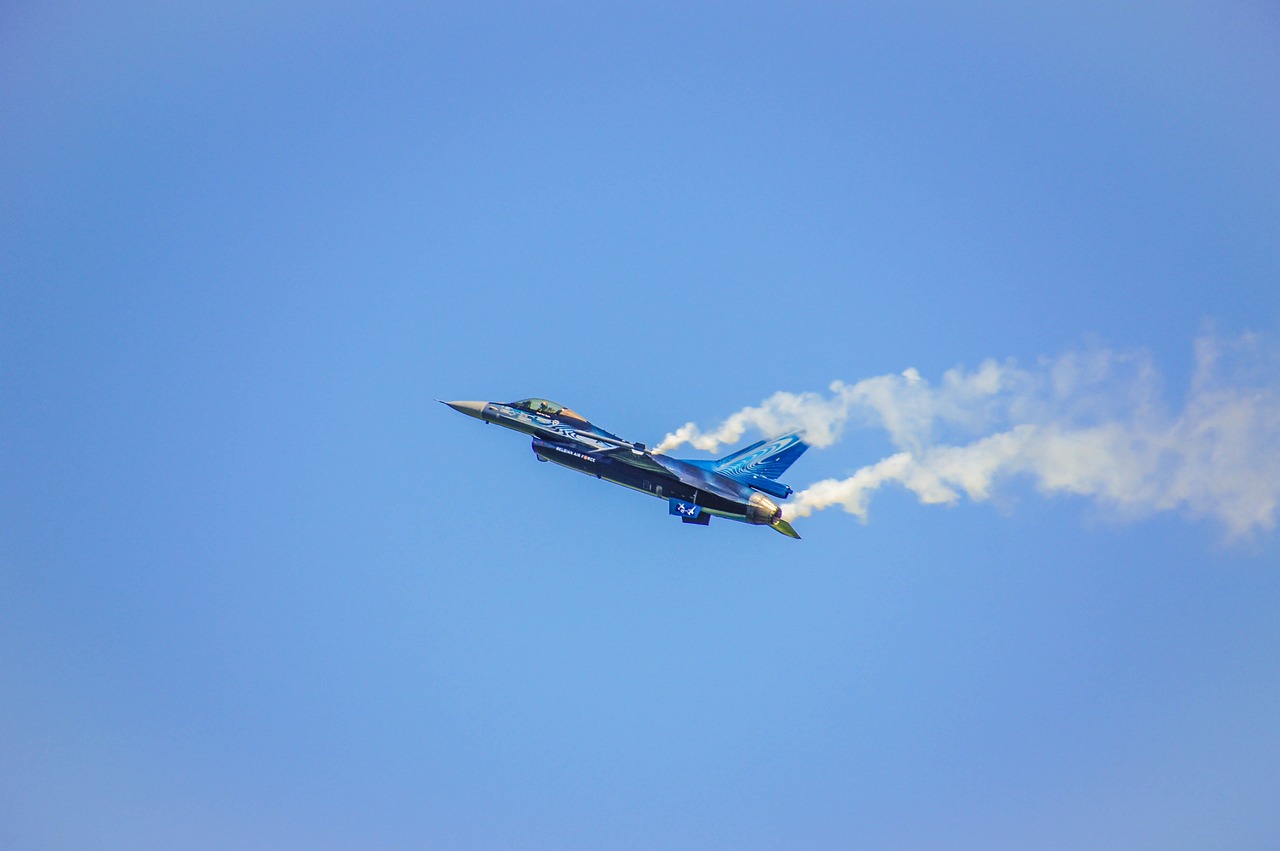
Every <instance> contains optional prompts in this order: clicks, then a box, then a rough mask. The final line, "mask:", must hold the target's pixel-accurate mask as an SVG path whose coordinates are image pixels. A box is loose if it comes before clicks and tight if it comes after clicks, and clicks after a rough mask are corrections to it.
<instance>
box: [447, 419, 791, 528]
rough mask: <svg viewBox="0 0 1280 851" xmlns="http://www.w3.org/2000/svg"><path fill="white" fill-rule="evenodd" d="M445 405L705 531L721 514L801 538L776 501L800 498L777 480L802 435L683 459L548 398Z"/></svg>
mask: <svg viewBox="0 0 1280 851" xmlns="http://www.w3.org/2000/svg"><path fill="white" fill-rule="evenodd" d="M443 404H445V405H448V406H449V407H450V408H453V409H454V410H455V411H458V412H460V413H463V414H466V415H467V416H469V417H475V418H476V419H478V420H482V421H484V422H486V423H494V424H496V425H500V426H505V427H506V428H510V429H514V430H516V431H522V432H524V433H525V434H528V435H531V436H532V437H533V454H534V455H535V456H537V458H538V460H539V461H554V462H555V463H557V464H560V465H562V466H564V467H569V468H571V469H574V470H578V471H580V472H583V473H586V474H588V475H591V476H595V477H596V478H597V479H605V480H607V481H610V482H613V483H615V484H619V485H625V486H626V487H629V488H632V489H634V490H638V491H640V492H641V493H647V494H649V495H650V496H656V497H658V498H659V499H665V500H667V504H668V510H669V512H670V513H671V514H673V515H676V516H677V517H679V518H680V519H681V520H683V521H684V522H685V523H693V524H696V525H699V526H706V525H707V524H708V523H710V522H711V515H713V514H714V515H717V516H719V517H727V518H729V519H730V520H737V521H738V522H740V523H751V524H753V525H757V526H769V527H770V528H773V529H777V530H778V531H779V532H781V533H782V534H784V535H787V536H790V537H792V538H799V537H800V536H799V535H797V534H796V530H795V529H792V528H791V524H790V523H788V522H787V521H785V520H783V519H782V509H781V508H779V507H778V506H777V503H775V502H774V501H773V500H772V499H770V498H769V497H775V498H777V499H786V498H787V497H789V496H791V494H792V493H793V491H792V490H791V488H789V487H787V486H786V485H784V484H782V483H781V482H779V481H778V480H777V478H778V476H780V475H782V474H783V473H784V472H785V471H786V469H787V468H788V467H790V466H791V465H792V464H793V463H794V462H795V460H796V459H797V458H799V457H800V456H801V455H802V454H803V453H804V451H805V450H806V449H808V448H809V444H807V443H805V442H804V441H803V440H801V439H800V437H799V435H795V434H789V435H786V436H785V437H779V438H776V439H774V440H762V441H760V442H759V443H753V444H752V445H750V446H748V447H747V448H746V449H743V450H741V451H739V452H735V453H734V454H732V455H729V456H726V457H724V458H721V459H720V460H719V461H682V460H680V459H678V458H671V457H669V456H667V455H663V454H661V453H656V452H650V451H649V450H648V449H646V448H645V446H644V444H643V443H631V442H630V441H626V440H623V439H622V438H620V437H618V436H617V435H616V434H610V433H609V432H607V431H605V430H604V429H602V428H599V427H597V426H594V425H592V424H591V423H589V422H587V419H586V418H585V417H583V416H582V415H581V414H579V413H577V412H575V411H571V410H569V409H568V408H566V407H564V406H563V405H557V404H556V403H555V402H551V401H548V400H546V399H521V400H520V401H519V402H443Z"/></svg>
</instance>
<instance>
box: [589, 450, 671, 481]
mask: <svg viewBox="0 0 1280 851" xmlns="http://www.w3.org/2000/svg"><path fill="white" fill-rule="evenodd" d="M589 454H591V455H595V456H597V457H606V458H609V459H611V460H613V461H617V462H618V463H620V464H626V465H628V466H631V467H637V468H639V469H641V470H652V471H653V472H655V473H666V474H667V475H671V474H672V472H673V471H671V470H668V469H667V468H666V467H664V466H662V465H661V464H660V463H658V459H656V458H654V457H653V456H652V455H650V454H649V453H648V452H636V451H635V450H633V449H631V448H629V447H626V446H610V447H608V448H607V449H597V450H595V451H594V452H591V453H589Z"/></svg>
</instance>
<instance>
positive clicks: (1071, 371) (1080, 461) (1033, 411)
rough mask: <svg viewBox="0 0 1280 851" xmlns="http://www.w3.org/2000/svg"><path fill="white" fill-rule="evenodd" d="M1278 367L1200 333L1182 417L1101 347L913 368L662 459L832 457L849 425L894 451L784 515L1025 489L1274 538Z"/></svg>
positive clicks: (764, 406) (670, 439) (800, 401)
mask: <svg viewBox="0 0 1280 851" xmlns="http://www.w3.org/2000/svg"><path fill="white" fill-rule="evenodd" d="M1276 366H1277V358H1276V353H1275V350H1274V348H1273V347H1271V346H1269V345H1267V344H1266V341H1264V340H1263V339H1262V338H1260V337H1259V336H1257V335H1253V334H1246V335H1243V336H1241V337H1240V338H1238V339H1235V340H1225V341H1224V340H1221V339H1219V338H1217V337H1215V336H1205V337H1202V338H1200V339H1198V340H1197V341H1196V343H1195V369H1194V372H1193V375H1192V378H1191V381H1190V386H1189V387H1188V389H1187V391H1186V393H1185V396H1184V397H1183V399H1182V400H1181V404H1180V405H1179V406H1177V409H1171V408H1170V407H1169V405H1168V404H1167V403H1166V402H1165V400H1164V396H1163V394H1162V387H1161V384H1162V382H1161V379H1160V376H1159V373H1158V372H1157V370H1156V369H1155V367H1154V365H1153V364H1152V362H1151V358H1150V356H1149V355H1148V354H1146V353H1144V352H1127V353H1126V352H1116V351H1113V350H1111V349H1107V348H1094V349H1090V350H1086V351H1081V352H1072V353H1068V354H1064V355H1061V356H1059V357H1056V358H1045V359H1041V360H1040V361H1039V362H1038V363H1037V364H1036V365H1035V366H1031V367H1022V366H1019V365H1018V364H1017V363H1016V362H1014V361H1012V360H1007V361H1003V362H998V361H995V360H988V361H985V362H983V363H982V364H981V365H979V366H978V367H977V368H976V369H973V370H967V369H964V368H960V367H957V368H955V369H952V370H949V371H948V372H946V373H944V374H943V376H942V379H941V381H939V382H938V383H937V384H932V383H930V382H929V381H927V380H926V379H924V378H923V377H921V375H920V374H919V373H918V372H917V371H916V370H915V369H907V370H905V371H904V372H902V373H900V374H896V375H880V376H876V377H874V378H866V379H863V380H862V381H859V382H857V383H855V384H846V383H845V382H843V381H836V382H834V383H833V384H832V385H831V386H830V388H829V389H830V392H829V393H828V394H819V393H789V392H778V393H775V394H774V395H772V396H770V397H769V398H768V399H765V400H764V401H763V402H762V403H761V404H759V405H758V406H755V407H749V408H744V409H742V410H741V411H738V412H737V413H735V414H732V415H731V416H729V417H728V418H727V419H726V420H725V421H724V422H722V423H721V424H720V425H719V426H718V427H716V428H715V429H713V430H711V431H705V432H704V431H702V430H701V429H700V428H699V427H698V426H697V425H696V424H694V423H687V424H685V425H683V426H681V427H680V428H678V429H676V430H675V431H674V432H672V433H671V434H669V435H667V437H666V438H665V439H664V440H663V441H662V443H661V444H660V445H659V446H658V447H657V451H660V452H667V451H670V450H672V449H675V448H676V447H678V446H681V445H683V444H691V445H693V446H694V447H696V448H698V449H702V450H706V451H715V450H717V449H718V448H720V446H721V445H723V444H728V443H734V442H737V441H738V440H740V439H741V438H742V437H743V435H744V434H746V433H747V432H748V431H750V430H755V431H759V432H762V433H764V435H766V436H775V435H779V434H783V433H785V432H789V431H801V432H803V433H804V435H805V437H806V439H807V440H808V441H809V442H810V443H811V444H813V445H814V446H815V447H827V446H831V445H832V444H834V443H836V442H837V441H839V440H840V438H841V436H842V435H843V434H844V433H845V431H846V430H848V429H850V428H876V429H883V431H884V432H885V433H886V434H887V436H888V438H889V440H890V441H891V442H892V444H893V446H894V447H895V449H896V450H897V451H895V452H894V453H893V454H891V455H889V456H888V457H887V458H884V459H882V460H880V461H877V462H876V463H874V464H870V465H868V466H866V467H863V468H861V469H859V470H857V471H855V472H854V473H853V474H852V475H850V476H848V477H846V478H830V479H823V480H822V481H819V482H815V483H814V484H812V485H810V486H809V487H807V488H805V489H804V490H802V491H800V492H799V493H797V494H796V495H795V497H794V499H793V501H792V502H791V503H790V504H789V505H787V506H786V507H785V509H784V511H785V513H786V516H787V517H788V518H796V517H804V516H807V515H809V514H812V513H813V512H815V511H821V510H822V509H825V508H830V507H832V506H840V507H841V508H843V509H844V510H845V511H847V512H849V513H850V514H853V515H856V516H857V517H858V518H860V519H861V520H862V521H864V522H865V521H866V519H867V512H868V505H869V503H870V501H871V497H872V495H873V494H874V493H875V492H876V490H878V489H879V488H880V487H881V486H882V485H885V484H890V483H892V484H896V485H899V486H901V487H905V488H906V489H907V490H909V491H911V492H912V493H914V494H915V495H916V496H917V497H918V498H919V500H920V501H921V502H922V503H926V504H944V505H950V504H954V503H956V502H957V501H959V500H960V499H961V498H962V497H968V498H969V499H972V500H976V501H981V500H985V499H987V498H989V497H990V496H992V495H993V493H994V492H995V489H996V488H997V487H998V486H999V485H1000V484H1001V482H1002V481H1005V480H1007V479H1012V478H1015V477H1025V478H1027V479H1029V480H1030V481H1031V482H1032V483H1034V485H1035V487H1036V488H1037V489H1038V490H1039V491H1041V492H1042V493H1046V494H1054V493H1067V494H1077V495H1080V496H1086V497H1091V498H1093V499H1095V500H1097V501H1098V502H1100V503H1102V504H1103V505H1105V506H1107V507H1108V508H1110V509H1111V510H1112V511H1113V512H1114V513H1115V514H1117V515H1118V516H1121V517H1134V518H1136V517H1141V516H1145V515H1149V514H1151V513H1154V512H1159V511H1171V510H1180V511H1183V512H1185V513H1187V514H1188V515H1190V516H1193V517H1209V518H1214V519H1216V520H1217V521H1220V522H1221V523H1222V524H1223V525H1224V526H1225V528H1226V531H1227V534H1228V536H1229V537H1239V536H1242V535H1245V534H1247V533H1250V532H1254V531H1258V530H1270V529H1272V528H1274V526H1275V515H1276V507H1277V504H1280V380H1278V378H1280V370H1277V369H1276Z"/></svg>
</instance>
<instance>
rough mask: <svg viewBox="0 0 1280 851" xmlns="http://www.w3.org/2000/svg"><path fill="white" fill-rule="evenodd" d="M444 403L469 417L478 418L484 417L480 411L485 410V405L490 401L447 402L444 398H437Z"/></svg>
mask: <svg viewBox="0 0 1280 851" xmlns="http://www.w3.org/2000/svg"><path fill="white" fill-rule="evenodd" d="M436 401H437V402H439V403H440V404H442V405H448V406H449V407H450V408H453V409H454V410H455V411H457V412H458V413H460V414H466V415H467V416H469V417H475V418H476V419H478V420H482V419H484V417H483V416H481V414H480V412H481V411H483V410H484V406H485V405H487V404H489V403H488V402H446V401H444V400H443V399H437V400H436Z"/></svg>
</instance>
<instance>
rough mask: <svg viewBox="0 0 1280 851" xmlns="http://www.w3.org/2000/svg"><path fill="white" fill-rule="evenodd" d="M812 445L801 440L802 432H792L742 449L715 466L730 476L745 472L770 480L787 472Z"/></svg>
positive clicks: (717, 469)
mask: <svg viewBox="0 0 1280 851" xmlns="http://www.w3.org/2000/svg"><path fill="white" fill-rule="evenodd" d="M808 448H809V444H807V443H805V442H804V441H803V440H801V439H800V435H798V434H788V435H786V436H784V437H779V438H775V439H774V440H762V441H760V442H759V443H753V444H751V445H750V446H748V447H747V448H746V449H741V450H739V451H737V452H735V453H733V454H732V455H726V456H725V457H723V458H721V459H720V460H719V461H716V462H715V466H714V469H715V471H716V472H717V473H720V474H722V475H725V476H729V477H730V478H737V477H738V476H741V475H744V474H753V475H756V476H761V477H763V478H766V479H776V478H778V476H781V475H782V474H783V473H785V472H786V471H787V468H788V467H790V466H791V465H792V464H794V463H795V462H796V459H797V458H799V457H800V456H801V455H803V454H804V451H805V450H806V449H808Z"/></svg>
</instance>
